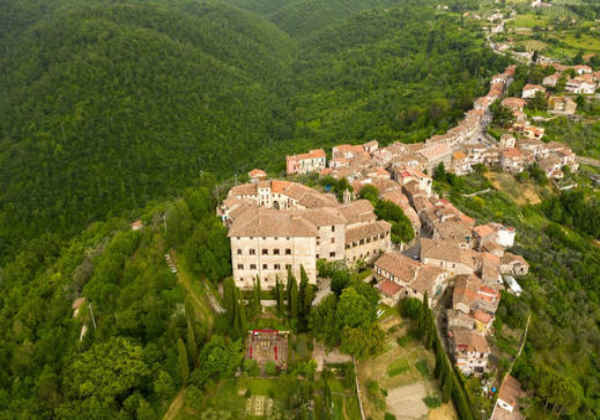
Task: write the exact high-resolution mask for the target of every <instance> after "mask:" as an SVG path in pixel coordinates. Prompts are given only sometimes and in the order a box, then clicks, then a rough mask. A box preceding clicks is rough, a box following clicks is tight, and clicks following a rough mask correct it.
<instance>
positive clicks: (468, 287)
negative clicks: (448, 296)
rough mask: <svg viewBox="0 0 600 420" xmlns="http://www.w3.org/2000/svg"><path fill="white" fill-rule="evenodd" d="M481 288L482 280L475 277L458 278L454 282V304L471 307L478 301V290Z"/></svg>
mask: <svg viewBox="0 0 600 420" xmlns="http://www.w3.org/2000/svg"><path fill="white" fill-rule="evenodd" d="M479 287H481V280H480V279H479V278H477V277H475V276H474V275H469V276H457V277H456V280H455V282H454V291H453V293H452V304H453V305H454V306H456V305H458V304H461V303H462V304H463V305H466V306H467V307H468V308H471V305H472V304H473V303H474V302H475V300H477V290H478V289H479Z"/></svg>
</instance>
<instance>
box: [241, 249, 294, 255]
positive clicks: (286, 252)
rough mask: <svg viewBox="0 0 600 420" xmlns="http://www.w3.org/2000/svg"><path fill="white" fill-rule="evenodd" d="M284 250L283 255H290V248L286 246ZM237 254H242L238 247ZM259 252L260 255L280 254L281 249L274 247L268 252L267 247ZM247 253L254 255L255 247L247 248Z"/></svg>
mask: <svg viewBox="0 0 600 420" xmlns="http://www.w3.org/2000/svg"><path fill="white" fill-rule="evenodd" d="M284 252H285V255H292V250H291V249H290V248H286V249H285V251H284ZM237 254H238V255H242V254H243V251H242V250H241V249H240V248H238V250H237ZM261 254H262V255H281V250H280V249H279V248H275V249H273V250H271V252H270V253H269V249H267V248H263V249H262V250H261ZM248 255H256V249H254V248H250V249H249V250H248Z"/></svg>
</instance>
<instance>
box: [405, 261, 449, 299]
mask: <svg viewBox="0 0 600 420" xmlns="http://www.w3.org/2000/svg"><path fill="white" fill-rule="evenodd" d="M445 273H446V272H445V271H444V270H442V269H441V268H438V267H432V266H430V265H423V266H422V267H421V268H420V270H419V272H418V273H417V278H416V279H415V280H414V281H413V282H412V283H411V284H410V287H411V288H413V289H415V290H416V291H417V292H419V293H421V294H424V293H425V291H427V293H429V296H430V297H432V296H433V293H434V290H433V286H434V285H435V281H436V280H437V279H438V278H439V277H440V276H441V275H442V274H445Z"/></svg>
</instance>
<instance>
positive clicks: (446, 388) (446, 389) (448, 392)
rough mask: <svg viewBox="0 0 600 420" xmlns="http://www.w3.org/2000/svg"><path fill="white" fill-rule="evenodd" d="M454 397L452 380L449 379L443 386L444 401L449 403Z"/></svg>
mask: <svg viewBox="0 0 600 420" xmlns="http://www.w3.org/2000/svg"><path fill="white" fill-rule="evenodd" d="M451 395H452V380H450V379H449V378H448V380H446V382H444V384H443V385H442V401H443V402H445V403H447V402H448V401H449V400H450V396H451Z"/></svg>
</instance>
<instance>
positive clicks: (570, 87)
mask: <svg viewBox="0 0 600 420" xmlns="http://www.w3.org/2000/svg"><path fill="white" fill-rule="evenodd" d="M565 90H566V91H567V92H571V93H576V94H578V95H591V94H593V93H594V92H596V83H594V82H592V81H589V80H586V79H584V78H581V77H576V78H574V79H571V80H569V81H568V82H567V85H566V87H565Z"/></svg>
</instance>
